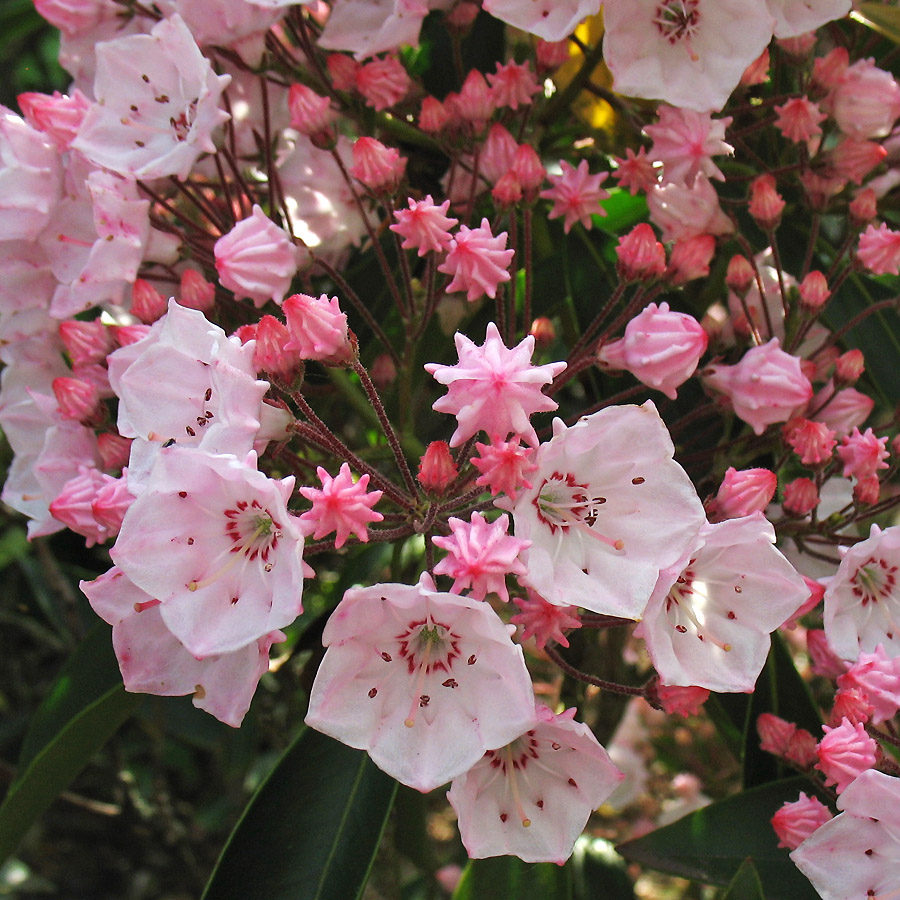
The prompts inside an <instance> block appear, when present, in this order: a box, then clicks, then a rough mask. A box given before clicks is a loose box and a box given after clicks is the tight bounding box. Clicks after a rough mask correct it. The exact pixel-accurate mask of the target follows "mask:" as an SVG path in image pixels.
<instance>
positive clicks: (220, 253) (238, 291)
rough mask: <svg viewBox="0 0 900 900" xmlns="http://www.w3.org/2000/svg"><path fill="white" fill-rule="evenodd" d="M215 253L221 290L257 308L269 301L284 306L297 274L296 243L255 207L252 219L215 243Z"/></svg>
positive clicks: (239, 224) (247, 219)
mask: <svg viewBox="0 0 900 900" xmlns="http://www.w3.org/2000/svg"><path fill="white" fill-rule="evenodd" d="M214 252H215V256H216V271H217V272H218V273H219V281H220V282H221V284H222V286H223V287H226V288H228V290H230V291H233V292H234V295H235V297H236V298H237V299H238V300H240V299H242V298H244V297H249V298H250V299H251V300H252V301H253V302H254V303H255V304H256V306H257V308H259V307H260V306H262V305H263V304H264V303H265V302H266V301H267V300H274V301H275V302H276V303H281V301H282V300H283V299H284V295H285V294H286V293H287V292H288V290H289V289H290V286H291V281H292V280H293V278H294V275H295V274H296V272H297V254H296V251H295V249H294V244H293V242H292V241H291V239H290V238H289V237H288V235H287V233H286V232H285V230H284V229H283V228H279V227H278V226H277V225H276V224H275V223H274V222H273V221H272V220H271V219H270V218H269V217H268V216H267V215H266V214H265V213H264V212H263V211H262V209H261V208H260V207H259V206H257V205H256V204H255V203H254V204H253V212H252V214H251V215H249V216H248V217H247V218H246V219H241V221H240V222H238V223H237V224H236V225H235V226H234V228H232V229H231V231H229V232H228V234H226V235H223V236H222V237H220V238H219V239H218V240H217V241H216V244H215V248H214Z"/></svg>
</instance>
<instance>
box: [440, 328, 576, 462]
mask: <svg viewBox="0 0 900 900" xmlns="http://www.w3.org/2000/svg"><path fill="white" fill-rule="evenodd" d="M455 341H456V352H457V354H458V355H459V362H458V363H457V364H456V365H455V366H442V365H438V364H437V363H428V365H426V366H425V371H426V372H428V373H429V374H430V375H432V376H433V377H434V379H435V380H436V381H438V382H439V383H440V384H444V385H449V388H450V390H449V391H448V392H447V394H446V396H444V397H441V398H440V399H439V400H438V401H437V402H435V404H434V405H433V407H432V408H433V409H435V410H436V411H437V412H445V413H453V414H454V415H455V416H456V419H457V422H458V425H457V428H456V431H454V432H453V436H452V437H451V438H450V446H451V447H457V446H459V445H460V444H461V443H462V442H463V441H465V440H467V439H468V438H470V437H472V435H475V434H477V433H478V432H479V431H486V432H487V434H488V437H489V438H490V439H491V440H492V441H493V440H494V439H497V440H505V439H506V437H507V436H508V435H509V433H510V432H512V433H513V434H516V435H519V436H521V437H522V438H523V439H524V440H526V441H527V442H528V443H529V444H531V445H532V446H535V445H537V443H538V439H537V434H536V433H535V430H534V427H533V426H532V425H531V422H530V421H529V418H530V417H531V416H532V414H533V413H536V412H548V411H549V410H553V409H556V402H555V401H553V400H551V399H550V398H549V397H548V396H546V395H545V394H544V393H542V391H541V386H542V385H545V384H549V383H550V382H551V381H552V380H553V379H554V378H555V377H556V376H557V375H559V374H560V372H562V371H563V369H565V367H566V364H565V363H563V362H558V363H547V364H546V365H543V366H534V365H532V364H531V355H532V353H533V352H534V338H533V337H532V336H531V335H529V336H528V337H526V338H523V339H522V340H521V341H520V342H519V343H518V344H516V346H515V347H513V348H512V349H510V348H508V347H507V346H506V345H505V344H504V343H503V339H502V338H501V337H500V332H499V331H498V330H497V326H496V325H495V324H494V323H493V322H489V323H488V326H487V333H486V335H485V339H484V344H482V345H481V346H480V347H479V346H477V345H476V344H474V343H473V342H472V341H471V340H470V339H469V338H468V337H466V336H465V335H464V334H462V333H460V332H457V334H456V337H455Z"/></svg>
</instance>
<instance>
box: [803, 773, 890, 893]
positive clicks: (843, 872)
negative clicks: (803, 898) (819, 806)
mask: <svg viewBox="0 0 900 900" xmlns="http://www.w3.org/2000/svg"><path fill="white" fill-rule="evenodd" d="M837 805H838V809H840V810H842V812H841V813H840V815H838V816H835V817H834V818H833V819H832V820H831V821H830V822H826V823H825V824H824V825H821V826H820V827H819V828H817V829H816V830H815V831H814V832H813V833H812V834H811V835H810V836H809V837H808V838H807V839H806V840H805V841H804V842H803V843H802V844H800V846H799V847H798V848H797V849H796V850H794V851H793V853H791V859H792V860H793V861H794V863H795V864H796V865H797V868H798V869H800V871H801V872H802V873H803V874H804V875H805V876H806V877H807V878H808V879H809V880H810V881H811V882H812V884H813V887H814V888H815V889H816V890H817V891H818V893H819V896H820V897H821V898H822V900H857V898H860V897H873V898H874V897H882V898H885V900H886V898H889V897H891V896H893V895H895V894H896V893H897V891H898V890H900V849H898V848H900V818H898V810H900V779H898V778H895V777H892V776H890V775H885V773H884V772H878V771H876V770H875V769H869V770H867V771H865V772H863V773H862V774H861V775H860V776H859V777H858V778H857V779H856V780H855V781H853V783H852V784H850V786H849V787H847V788H846V789H845V790H844V792H843V793H842V794H841V796H840V797H838V801H837Z"/></svg>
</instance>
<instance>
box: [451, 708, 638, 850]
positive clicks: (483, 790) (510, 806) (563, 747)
mask: <svg viewBox="0 0 900 900" xmlns="http://www.w3.org/2000/svg"><path fill="white" fill-rule="evenodd" d="M574 715H575V710H574V709H568V710H566V711H565V712H564V713H561V714H560V715H554V714H553V713H552V712H551V711H550V710H549V709H548V708H547V707H546V706H538V707H537V709H536V710H535V722H534V724H533V725H532V727H531V728H529V729H528V731H526V732H525V733H524V734H523V735H521V736H520V737H518V738H516V739H515V740H514V741H512V742H510V743H509V744H507V745H506V746H504V747H500V748H498V749H496V750H488V752H487V753H485V755H484V756H483V757H482V759H481V760H480V761H479V762H478V763H477V765H475V766H473V767H472V768H471V769H470V770H469V771H468V772H466V773H465V774H464V775H462V776H460V777H459V778H456V779H454V781H453V784H452V785H451V787H450V791H449V792H448V794H447V799H448V800H449V801H450V805H451V806H452V807H453V809H454V810H456V814H457V816H458V817H459V831H460V834H461V835H462V840H463V844H465V847H466V851H467V852H468V854H469V856H470V857H471V858H472V859H484V858H485V857H488V856H503V855H507V854H508V855H512V856H518V857H519V858H520V859H523V860H525V862H555V863H558V864H560V865H562V864H563V863H564V862H565V861H566V860H567V859H568V858H569V857H570V856H571V855H572V849H573V848H574V846H575V841H576V839H577V838H578V835H579V834H581V832H582V829H583V828H584V826H585V824H586V823H587V820H588V816H590V814H591V812H592V811H593V810H594V809H596V808H597V807H598V806H599V805H600V804H601V803H603V801H604V800H606V798H607V797H609V795H610V794H611V793H612V792H613V791H614V790H615V789H616V787H617V786H618V784H619V782H620V781H621V780H622V779H623V778H624V777H625V776H624V775H623V774H622V772H620V771H619V770H618V769H617V768H616V767H615V765H613V763H612V760H610V758H609V754H608V753H607V752H606V750H604V748H603V747H602V746H601V745H600V743H598V741H597V739H596V738H595V737H594V735H593V734H592V733H591V730H590V729H589V728H588V727H587V725H584V724H583V723H581V722H575V721H574V720H573V716H574Z"/></svg>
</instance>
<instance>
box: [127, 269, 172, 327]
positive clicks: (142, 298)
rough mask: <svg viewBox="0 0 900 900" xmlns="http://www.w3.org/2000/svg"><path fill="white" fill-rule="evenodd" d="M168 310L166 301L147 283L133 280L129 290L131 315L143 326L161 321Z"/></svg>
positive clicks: (140, 279)
mask: <svg viewBox="0 0 900 900" xmlns="http://www.w3.org/2000/svg"><path fill="white" fill-rule="evenodd" d="M168 308H169V304H168V301H167V300H166V299H165V298H164V297H163V295H162V294H160V292H159V291H158V290H156V288H155V287H153V285H152V284H150V282H149V281H144V279H143V278H137V279H135V282H134V284H133V285H132V288H131V314H132V315H133V316H137V318H139V319H140V320H141V321H142V322H143V323H144V324H145V325H152V324H153V323H154V322H155V321H156V320H157V319H161V318H162V317H163V316H164V315H165V314H166V311H167V310H168Z"/></svg>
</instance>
